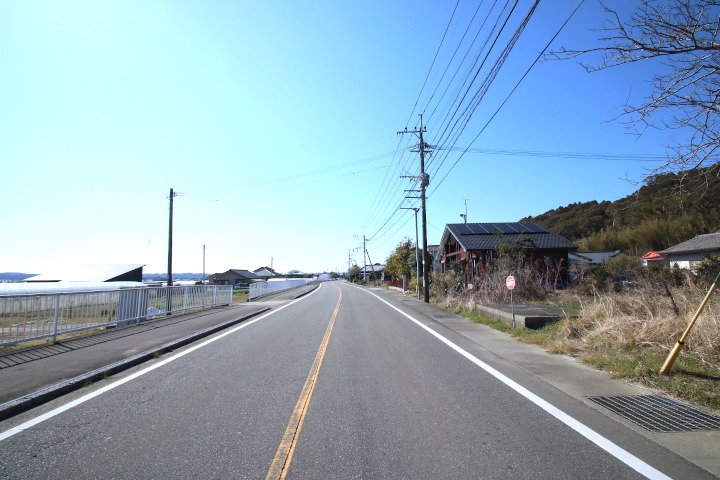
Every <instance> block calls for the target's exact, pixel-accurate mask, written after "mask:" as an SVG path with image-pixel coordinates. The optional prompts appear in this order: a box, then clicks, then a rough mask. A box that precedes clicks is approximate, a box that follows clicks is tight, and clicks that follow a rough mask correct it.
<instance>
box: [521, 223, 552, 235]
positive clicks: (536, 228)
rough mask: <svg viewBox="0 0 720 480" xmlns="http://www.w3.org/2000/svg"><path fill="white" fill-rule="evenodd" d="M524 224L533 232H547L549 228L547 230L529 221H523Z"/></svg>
mask: <svg viewBox="0 0 720 480" xmlns="http://www.w3.org/2000/svg"><path fill="white" fill-rule="evenodd" d="M522 225H523V226H524V227H525V228H526V229H527V231H529V232H532V233H547V230H545V229H544V228H543V227H541V226H540V225H537V224H535V223H529V222H528V223H523V224H522Z"/></svg>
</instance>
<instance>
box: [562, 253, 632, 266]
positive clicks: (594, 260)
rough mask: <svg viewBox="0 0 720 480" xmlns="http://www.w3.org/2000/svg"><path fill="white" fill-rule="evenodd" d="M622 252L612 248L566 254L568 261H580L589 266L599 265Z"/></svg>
mask: <svg viewBox="0 0 720 480" xmlns="http://www.w3.org/2000/svg"><path fill="white" fill-rule="evenodd" d="M621 253H622V252H621V251H620V250H612V251H607V252H573V253H569V254H568V261H569V262H570V264H572V263H573V262H582V263H585V264H587V266H588V267H590V268H595V267H599V266H600V265H602V264H603V263H605V262H607V261H608V260H610V259H611V258H617V257H619V256H620V254H621Z"/></svg>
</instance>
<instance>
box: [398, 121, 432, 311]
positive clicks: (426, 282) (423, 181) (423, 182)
mask: <svg viewBox="0 0 720 480" xmlns="http://www.w3.org/2000/svg"><path fill="white" fill-rule="evenodd" d="M425 132H427V128H425V127H423V123H422V114H420V128H419V129H414V130H408V129H407V128H406V129H405V130H403V131H402V132H397V133H398V135H399V134H403V133H415V134H418V135H419V136H420V144H419V148H418V150H413V152H416V153H417V152H419V153H420V178H419V180H420V210H421V211H422V214H421V215H422V236H423V258H422V265H423V295H424V297H425V298H424V300H425V303H430V272H429V267H431V265H428V263H429V262H428V251H427V213H426V210H425V189H426V188H427V186H428V185H430V177H429V176H428V174H426V173H425V149H426V148H427V147H429V145H426V144H425V140H424V139H423V133H425Z"/></svg>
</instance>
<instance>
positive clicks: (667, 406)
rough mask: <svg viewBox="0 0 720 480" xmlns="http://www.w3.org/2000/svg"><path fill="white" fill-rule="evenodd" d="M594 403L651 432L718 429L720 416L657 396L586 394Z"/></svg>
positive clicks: (719, 427)
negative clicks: (595, 395)
mask: <svg viewBox="0 0 720 480" xmlns="http://www.w3.org/2000/svg"><path fill="white" fill-rule="evenodd" d="M588 398H589V399H590V400H592V401H593V402H595V403H597V404H598V405H602V406H603V407H605V408H607V409H608V410H610V411H612V412H614V413H616V414H618V415H620V416H621V417H623V418H625V419H627V420H630V421H631V422H633V423H635V424H637V425H640V426H641V427H643V428H644V429H646V430H650V431H653V432H692V431H695V430H720V417H716V416H713V415H709V414H707V413H705V412H701V411H700V410H698V409H696V408H693V407H690V406H688V405H685V404H684V403H680V402H676V401H675V400H670V399H669V398H665V397H661V396H659V395H619V396H614V397H588Z"/></svg>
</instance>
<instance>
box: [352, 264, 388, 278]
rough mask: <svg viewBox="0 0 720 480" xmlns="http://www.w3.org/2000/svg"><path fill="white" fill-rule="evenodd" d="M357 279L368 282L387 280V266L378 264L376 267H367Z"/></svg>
mask: <svg viewBox="0 0 720 480" xmlns="http://www.w3.org/2000/svg"><path fill="white" fill-rule="evenodd" d="M356 277H357V278H359V279H362V280H364V281H366V282H369V281H372V280H380V281H383V280H385V265H381V264H379V263H376V264H375V265H365V266H364V267H363V268H361V269H360V271H359V272H358V273H357V274H356Z"/></svg>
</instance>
